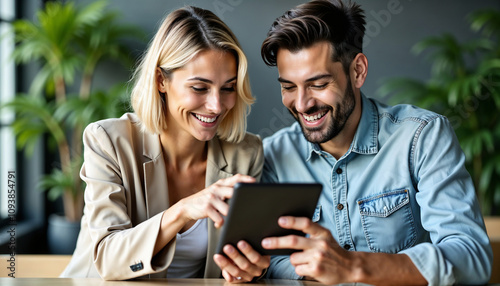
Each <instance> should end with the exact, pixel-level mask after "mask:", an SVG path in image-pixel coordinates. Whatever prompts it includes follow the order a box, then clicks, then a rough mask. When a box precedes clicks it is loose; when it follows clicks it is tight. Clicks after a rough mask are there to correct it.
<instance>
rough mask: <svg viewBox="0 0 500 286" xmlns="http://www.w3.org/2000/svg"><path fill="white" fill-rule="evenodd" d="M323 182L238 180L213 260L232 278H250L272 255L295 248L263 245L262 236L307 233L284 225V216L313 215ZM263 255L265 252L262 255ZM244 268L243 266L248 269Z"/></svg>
mask: <svg viewBox="0 0 500 286" xmlns="http://www.w3.org/2000/svg"><path fill="white" fill-rule="evenodd" d="M321 189H322V186H321V185H320V184H315V183H301V184H293V183H287V184H246V183H242V184H237V185H235V188H234V193H233V196H232V198H231V200H230V202H229V212H228V215H227V216H226V218H225V221H224V225H223V227H222V230H221V236H220V239H219V242H218V246H217V249H216V253H217V254H216V255H215V256H214V260H215V262H216V263H217V265H219V267H220V268H221V269H223V273H222V274H223V275H224V278H226V280H228V281H229V282H247V281H250V280H252V278H253V277H255V276H260V274H261V271H262V269H264V268H267V267H268V265H269V259H270V257H269V255H288V254H291V253H292V252H294V250H292V249H273V250H270V249H264V248H263V247H262V245H261V242H262V239H264V238H266V237H280V236H286V235H299V236H304V235H305V234H304V233H303V232H301V231H297V230H293V229H285V228H281V227H280V226H279V225H278V219H279V218H280V217H282V216H294V217H306V218H311V217H312V215H313V213H314V210H315V208H316V204H317V201H318V198H319V195H320V193H321ZM263 255H264V256H263ZM247 269H248V271H246V272H243V271H241V270H247Z"/></svg>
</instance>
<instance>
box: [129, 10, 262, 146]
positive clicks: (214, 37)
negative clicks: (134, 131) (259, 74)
mask: <svg viewBox="0 0 500 286" xmlns="http://www.w3.org/2000/svg"><path fill="white" fill-rule="evenodd" d="M209 49H216V50H222V51H229V52H231V53H232V54H234V55H235V57H236V62H237V65H238V73H237V82H236V91H237V94H238V96H237V99H236V104H235V106H234V107H233V108H232V109H231V110H230V111H229V113H228V114H227V115H226V117H225V118H224V119H223V120H222V122H221V123H220V126H219V129H218V130H217V135H218V136H219V137H220V138H221V139H223V140H227V141H230V142H240V141H241V140H242V139H243V137H244V135H245V131H246V126H247V115H248V113H249V112H250V106H251V105H252V104H253V102H254V100H255V99H254V98H253V96H252V93H251V90H250V81H249V79H248V74H247V67H248V63H247V59H246V57H245V54H244V53H243V51H242V49H241V48H240V44H239V43H238V40H237V39H236V36H235V35H234V34H233V33H232V32H231V30H230V29H229V27H227V25H226V24H224V22H222V20H220V19H219V18H218V17H217V16H216V15H215V14H214V13H212V12H210V11H208V10H204V9H201V8H197V7H192V6H187V7H184V8H181V9H178V10H175V11H173V12H172V13H170V14H169V15H168V16H167V17H166V18H165V19H164V20H163V22H162V24H161V26H160V28H159V29H158V31H157V33H156V35H155V36H154V38H153V40H152V42H151V43H150V45H149V47H148V49H147V50H146V52H145V54H144V55H143V58H142V59H141V61H140V64H139V66H138V68H137V70H136V71H135V73H134V76H133V80H134V87H133V89H132V94H131V103H132V108H133V109H134V112H135V113H136V114H137V116H138V117H139V118H140V120H141V124H142V127H143V129H145V130H147V131H149V132H151V133H156V134H160V133H161V132H162V131H164V130H165V129H166V128H167V124H166V121H165V119H166V116H165V112H167V111H166V110H167V109H166V108H165V105H166V104H168V95H167V98H165V101H163V100H162V96H161V94H160V92H159V91H158V83H157V76H156V75H157V74H156V73H157V68H158V67H160V68H161V69H162V70H163V71H164V73H165V74H166V75H167V76H168V75H169V74H170V73H171V72H173V71H175V69H178V68H181V67H183V66H184V65H186V64H187V63H188V62H189V61H191V60H192V59H193V58H194V57H195V56H196V55H197V54H198V53H199V52H200V51H203V50H209Z"/></svg>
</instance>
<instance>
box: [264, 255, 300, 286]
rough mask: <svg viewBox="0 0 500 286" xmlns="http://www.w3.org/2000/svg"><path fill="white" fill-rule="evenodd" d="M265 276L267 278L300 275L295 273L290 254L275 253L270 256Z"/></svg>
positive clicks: (296, 278)
mask: <svg viewBox="0 0 500 286" xmlns="http://www.w3.org/2000/svg"><path fill="white" fill-rule="evenodd" d="M265 277H266V278H269V279H294V280H298V279H301V278H302V276H299V275H298V274H297V273H295V268H294V267H293V266H292V264H291V263H290V256H286V255H277V256H272V257H271V264H270V265H269V269H268V270H267V273H266V276H265Z"/></svg>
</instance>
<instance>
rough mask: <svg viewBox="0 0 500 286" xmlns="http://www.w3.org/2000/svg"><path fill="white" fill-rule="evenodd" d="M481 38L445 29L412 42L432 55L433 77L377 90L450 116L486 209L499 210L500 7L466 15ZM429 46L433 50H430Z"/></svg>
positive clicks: (416, 48) (492, 212)
mask: <svg viewBox="0 0 500 286" xmlns="http://www.w3.org/2000/svg"><path fill="white" fill-rule="evenodd" d="M468 19H469V21H470V24H471V29H472V30H473V31H474V32H476V33H477V36H478V37H477V38H475V39H473V40H470V41H467V42H464V43H461V42H459V41H458V40H457V39H456V38H455V37H454V36H453V35H450V34H444V35H442V36H438V37H431V38H427V39H424V40H422V41H420V42H419V43H417V44H416V45H415V46H414V47H413V51H414V52H415V53H417V54H418V53H422V52H424V51H426V52H427V53H428V55H429V56H430V59H431V60H432V73H431V78H430V79H429V80H427V81H419V80H414V79H408V78H396V79H390V80H388V81H386V82H385V83H384V84H383V85H382V86H381V87H380V89H379V90H378V93H379V94H380V95H382V96H384V97H387V96H389V95H392V99H391V101H392V103H400V102H408V101H409V102H411V103H414V104H415V105H418V106H420V107H423V108H427V109H430V110H434V111H436V112H438V113H440V114H443V115H445V116H447V117H448V119H449V120H450V122H451V124H452V125H453V127H454V128H455V132H456V134H457V137H458V139H459V141H460V145H461V146H462V149H463V150H464V152H465V155H466V167H467V169H468V170H469V172H470V173H471V176H472V178H473V181H474V185H475V188H476V192H477V195H478V197H479V200H480V203H481V208H482V211H483V214H485V215H499V214H500V113H499V110H500V45H499V43H498V40H499V37H500V11H498V10H480V11H476V12H473V13H471V14H470V15H469V17H468ZM429 50H430V51H429Z"/></svg>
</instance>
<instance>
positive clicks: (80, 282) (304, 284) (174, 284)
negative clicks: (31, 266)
mask: <svg viewBox="0 0 500 286" xmlns="http://www.w3.org/2000/svg"><path fill="white" fill-rule="evenodd" d="M0 285H2V286H21V285H22V286H63V285H71V286H158V285H168V286H195V285H198V286H199V285H207V286H229V285H231V286H234V285H242V286H246V285H280V286H285V285H294V286H319V285H323V284H321V283H318V282H311V281H298V280H279V279H277V280H267V279H264V280H261V281H259V282H258V283H244V284H231V283H228V282H226V281H225V280H224V279H150V280H131V281H104V280H102V279H99V278H0Z"/></svg>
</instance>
